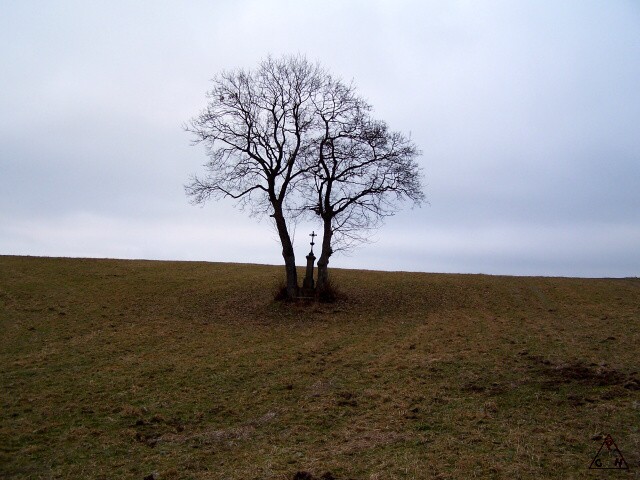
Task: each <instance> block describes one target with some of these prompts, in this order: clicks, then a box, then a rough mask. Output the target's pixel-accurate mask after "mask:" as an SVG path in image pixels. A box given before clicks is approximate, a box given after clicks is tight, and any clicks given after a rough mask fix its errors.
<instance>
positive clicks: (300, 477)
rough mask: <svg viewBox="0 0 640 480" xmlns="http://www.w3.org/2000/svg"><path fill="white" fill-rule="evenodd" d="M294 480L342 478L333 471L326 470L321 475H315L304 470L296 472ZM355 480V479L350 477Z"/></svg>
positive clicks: (333, 479) (335, 479) (336, 479)
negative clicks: (335, 475) (334, 474)
mask: <svg viewBox="0 0 640 480" xmlns="http://www.w3.org/2000/svg"><path fill="white" fill-rule="evenodd" d="M293 480H340V479H339V478H338V477H334V476H333V474H332V473H331V472H325V473H323V474H322V475H320V476H319V477H315V476H313V475H312V474H311V473H309V472H305V471H303V470H301V471H299V472H296V473H295V475H294V476H293ZM348 480H353V479H348Z"/></svg>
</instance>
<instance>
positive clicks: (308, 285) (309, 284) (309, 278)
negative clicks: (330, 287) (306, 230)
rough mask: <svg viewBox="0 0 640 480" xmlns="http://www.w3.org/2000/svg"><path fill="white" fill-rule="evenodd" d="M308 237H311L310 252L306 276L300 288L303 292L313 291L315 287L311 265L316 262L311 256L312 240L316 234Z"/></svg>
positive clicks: (313, 256) (314, 257)
mask: <svg viewBox="0 0 640 480" xmlns="http://www.w3.org/2000/svg"><path fill="white" fill-rule="evenodd" d="M309 236H310V237H311V251H310V252H309V255H307V274H306V275H305V277H304V281H303V282H302V288H304V289H305V290H313V289H314V287H315V282H314V281H313V263H314V262H315V261H316V256H315V255H314V254H313V246H314V245H315V243H314V241H313V239H314V237H317V234H316V232H311V233H310V234H309Z"/></svg>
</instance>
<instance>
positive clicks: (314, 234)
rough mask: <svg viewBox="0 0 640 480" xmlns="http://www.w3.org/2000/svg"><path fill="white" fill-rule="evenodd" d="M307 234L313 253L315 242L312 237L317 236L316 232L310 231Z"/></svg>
mask: <svg viewBox="0 0 640 480" xmlns="http://www.w3.org/2000/svg"><path fill="white" fill-rule="evenodd" d="M309 236H310V237H311V253H313V246H314V245H315V243H314V242H313V240H314V237H317V236H318V234H317V233H316V232H315V231H312V232H311V233H310V234H309Z"/></svg>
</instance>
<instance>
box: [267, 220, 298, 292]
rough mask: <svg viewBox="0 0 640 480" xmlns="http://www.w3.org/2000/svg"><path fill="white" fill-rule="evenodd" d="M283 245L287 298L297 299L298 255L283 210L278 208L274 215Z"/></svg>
mask: <svg viewBox="0 0 640 480" xmlns="http://www.w3.org/2000/svg"><path fill="white" fill-rule="evenodd" d="M273 218H274V220H275V222H276V228H277V229H278V235H279V236H280V243H281V244H282V258H283V259H284V268H285V272H286V275H287V296H288V297H289V298H296V297H297V296H298V270H296V255H295V253H294V251H293V244H292V243H291V237H290V236H289V230H288V229H287V222H286V221H285V219H284V215H283V213H282V209H280V208H276V209H275V212H274V214H273Z"/></svg>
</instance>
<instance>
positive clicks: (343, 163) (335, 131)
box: [300, 79, 424, 290]
mask: <svg viewBox="0 0 640 480" xmlns="http://www.w3.org/2000/svg"><path fill="white" fill-rule="evenodd" d="M315 100H316V116H317V117H318V122H319V123H320V130H321V134H320V135H319V137H318V138H317V139H316V143H315V145H314V146H315V150H314V151H313V154H312V155H309V156H307V157H306V159H307V160H308V161H310V162H311V164H310V168H309V169H308V172H307V173H306V174H305V175H306V176H307V177H309V178H310V180H309V181H307V182H305V183H303V184H301V185H300V187H301V189H302V190H303V196H304V198H305V199H306V203H305V204H304V206H303V207H302V208H303V209H304V210H306V211H310V212H313V213H314V214H315V215H316V216H317V218H319V219H320V220H321V222H322V227H323V230H322V247H321V253H320V257H319V259H318V280H317V288H318V289H319V290H322V289H324V288H326V287H327V284H328V279H329V276H328V264H329V257H331V255H332V254H333V253H334V252H335V251H337V250H339V249H346V248H349V247H351V246H353V245H354V244H355V243H358V242H361V241H363V240H365V236H364V235H366V233H367V231H368V230H370V229H372V228H375V227H377V226H378V225H379V224H380V222H381V221H382V219H383V218H384V217H386V216H389V215H393V214H394V213H395V212H396V211H397V209H398V206H399V203H398V202H399V201H402V200H410V201H412V202H413V203H414V204H417V205H419V204H420V203H421V202H422V201H423V200H424V194H423V192H422V184H421V173H420V168H419V167H418V164H417V163H416V158H417V157H418V156H419V154H420V152H419V150H418V148H417V147H416V145H415V144H414V143H413V142H412V141H411V140H410V139H409V138H408V137H406V136H405V135H403V134H402V133H399V132H392V131H389V129H388V127H387V125H386V123H385V122H382V121H379V120H374V119H373V118H371V106H370V105H369V104H368V103H367V102H365V101H364V100H363V99H361V98H360V97H358V95H357V94H356V92H355V89H354V88H353V86H351V85H345V84H344V83H342V82H341V81H339V80H333V79H331V80H330V81H329V82H327V83H326V84H325V85H324V87H323V94H322V95H321V96H319V97H317V98H316V99H315Z"/></svg>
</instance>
